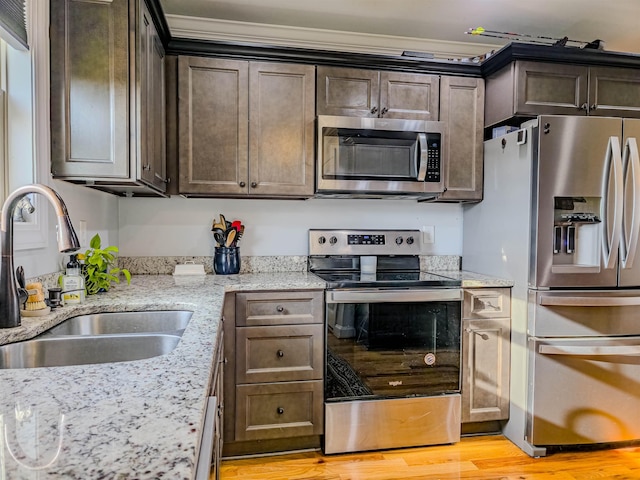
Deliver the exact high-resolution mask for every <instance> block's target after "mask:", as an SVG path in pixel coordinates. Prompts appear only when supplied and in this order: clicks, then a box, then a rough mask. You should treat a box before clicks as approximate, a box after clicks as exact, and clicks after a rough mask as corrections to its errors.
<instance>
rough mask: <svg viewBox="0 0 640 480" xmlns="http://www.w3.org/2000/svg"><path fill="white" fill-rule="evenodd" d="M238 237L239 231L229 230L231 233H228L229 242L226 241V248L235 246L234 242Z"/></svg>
mask: <svg viewBox="0 0 640 480" xmlns="http://www.w3.org/2000/svg"><path fill="white" fill-rule="evenodd" d="M236 235H237V230H236V229H235V228H233V227H231V229H229V231H228V232H227V240H226V241H225V244H224V246H225V247H230V246H231V245H232V244H233V241H234V240H235V238H236ZM234 246H235V245H234Z"/></svg>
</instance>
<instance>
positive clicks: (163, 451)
mask: <svg viewBox="0 0 640 480" xmlns="http://www.w3.org/2000/svg"><path fill="white" fill-rule="evenodd" d="M176 258H178V257H176ZM179 258H184V257H179ZM269 258H270V259H272V258H276V257H269ZM298 258H299V259H300V260H299V261H300V264H304V265H305V268H306V257H298ZM457 258H458V257H455V259H457ZM187 259H188V260H192V258H187ZM287 259H289V257H287ZM183 261H184V260H181V261H180V262H178V263H182V262H183ZM297 261H298V260H294V261H293V262H292V264H296V262H297ZM154 264H155V263H154ZM173 265H175V264H173ZM173 265H171V271H173ZM265 265H273V264H271V263H270V261H269V262H267V263H265ZM265 265H262V266H261V268H275V266H272V267H266V266H265ZM426 265H429V264H428V263H427V264H426ZM442 265H443V266H447V265H451V266H452V268H451V269H450V270H446V269H439V271H438V272H437V273H438V274H439V275H445V276H449V277H452V278H460V279H461V280H462V285H463V287H467V288H477V287H501V286H502V287H504V286H506V287H508V286H511V283H510V282H506V281H502V280H499V279H495V278H491V277H486V276H484V275H478V274H475V273H470V272H460V271H459V270H456V268H457V264H456V262H455V260H452V263H450V262H449V261H445V262H444V263H442ZM122 266H124V265H122ZM433 270H436V269H435V268H434V269H433ZM54 278H56V277H54V276H51V279H54ZM51 279H50V280H51ZM324 286H325V284H324V282H323V281H322V280H320V279H319V278H318V277H316V276H315V275H313V274H307V273H306V272H304V271H299V272H298V271H292V272H278V273H273V272H269V271H267V272H265V273H253V274H244V275H229V276H221V275H205V276H200V277H174V276H172V275H158V274H156V275H139V274H137V275H134V277H133V279H132V282H131V285H130V286H127V285H126V284H120V285H115V286H114V287H113V288H112V289H111V290H110V291H109V292H107V293H105V294H101V295H94V296H91V297H88V299H87V301H86V302H85V303H84V304H82V305H77V306H68V307H63V308H60V309H57V310H55V311H54V312H53V313H51V314H49V315H47V316H44V317H30V318H23V320H22V326H20V327H17V328H12V329H0V345H1V344H5V343H10V342H15V341H20V340H25V339H28V338H31V337H33V336H35V335H37V334H39V333H41V332H43V331H45V330H47V329H48V328H50V327H52V326H54V325H56V324H58V323H60V322H61V321H63V320H64V319H66V318H69V317H72V316H75V315H79V314H86V313H96V312H102V311H136V310H180V309H185V310H191V311H193V312H194V313H193V317H192V319H191V321H190V323H189V325H188V327H187V328H186V330H185V332H184V335H183V337H182V339H181V341H180V343H179V344H178V346H177V347H176V348H175V350H173V351H172V352H171V353H169V354H167V355H163V356H160V357H155V358H150V359H146V360H138V361H134V362H122V363H110V364H97V365H81V366H72V367H55V368H37V369H14V370H0V385H2V388H1V389H0V431H2V430H5V429H6V432H7V436H6V439H7V440H6V441H4V439H2V438H0V478H5V477H6V478H11V479H19V480H22V479H33V478H44V477H46V478H56V479H57V478H60V479H62V478H64V479H87V478H92V479H93V478H104V479H122V480H123V479H155V478H168V479H190V478H192V477H193V475H194V472H195V462H196V459H197V452H198V448H199V442H200V436H201V434H202V421H203V419H204V409H205V402H206V399H207V395H208V390H209V377H210V375H211V362H212V358H213V354H214V350H215V345H216V338H217V337H216V336H217V334H218V330H219V321H220V316H221V312H222V303H223V297H224V293H225V291H241V290H268V289H275V290H295V289H316V288H320V289H322V288H324Z"/></svg>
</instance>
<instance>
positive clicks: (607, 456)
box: [220, 436, 640, 480]
mask: <svg viewBox="0 0 640 480" xmlns="http://www.w3.org/2000/svg"><path fill="white" fill-rule="evenodd" d="M220 478H221V479H222V480H239V479H242V480H284V479H286V480H294V479H295V480H405V479H427V480H436V479H439V480H451V479H475V480H477V479H483V480H533V479H535V480H603V479H616V480H622V479H640V447H628V448H620V449H615V450H611V449H609V450H604V449H603V450H595V451H594V450H592V451H581V452H561V453H554V454H552V455H549V456H547V457H544V458H531V457H529V456H527V455H526V454H524V453H523V452H522V451H520V450H519V449H518V448H517V447H516V446H514V445H513V444H512V443H511V442H509V441H508V440H506V439H505V438H504V437H502V436H483V437H467V438H464V439H462V440H461V441H460V443H457V444H455V445H445V446H431V447H426V448H408V449H401V450H389V451H384V452H369V453H358V454H343V455H329V456H324V455H322V454H321V453H320V452H309V453H297V454H288V455H279V456H270V457H261V458H252V459H240V460H223V462H222V467H221V477H220Z"/></svg>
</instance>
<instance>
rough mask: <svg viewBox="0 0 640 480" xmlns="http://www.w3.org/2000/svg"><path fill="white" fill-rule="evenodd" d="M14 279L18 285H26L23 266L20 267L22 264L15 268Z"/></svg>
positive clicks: (22, 286)
mask: <svg viewBox="0 0 640 480" xmlns="http://www.w3.org/2000/svg"><path fill="white" fill-rule="evenodd" d="M16 280H17V281H18V285H20V287H21V288H25V287H26V285H27V284H26V282H25V280H24V268H22V265H20V266H19V267H18V268H16Z"/></svg>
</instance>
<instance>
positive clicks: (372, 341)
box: [325, 301, 461, 401]
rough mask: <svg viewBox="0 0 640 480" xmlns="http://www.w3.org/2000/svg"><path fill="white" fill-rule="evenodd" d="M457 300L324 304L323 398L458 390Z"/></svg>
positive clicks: (458, 330)
mask: <svg viewBox="0 0 640 480" xmlns="http://www.w3.org/2000/svg"><path fill="white" fill-rule="evenodd" d="M460 311H461V305H460V302H455V301H443V302H420V303H336V304H327V368H326V381H325V398H326V400H327V401H344V400H348V399H354V400H355V399H359V400H361V399H365V398H372V399H373V398H396V397H409V396H431V395H441V394H444V393H454V392H459V391H460V324H461V318H460Z"/></svg>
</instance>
